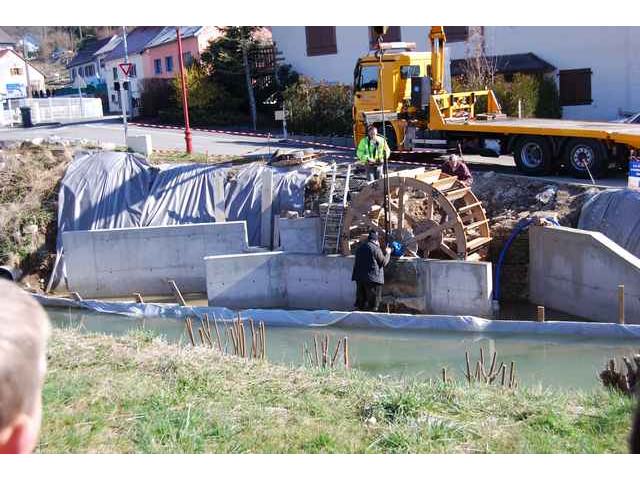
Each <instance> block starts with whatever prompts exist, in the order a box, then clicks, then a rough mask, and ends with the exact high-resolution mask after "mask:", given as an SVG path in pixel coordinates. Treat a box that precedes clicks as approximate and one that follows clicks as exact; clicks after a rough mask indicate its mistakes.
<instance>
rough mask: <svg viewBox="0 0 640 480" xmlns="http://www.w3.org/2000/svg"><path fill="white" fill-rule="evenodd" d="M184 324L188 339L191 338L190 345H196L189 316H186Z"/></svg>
mask: <svg viewBox="0 0 640 480" xmlns="http://www.w3.org/2000/svg"><path fill="white" fill-rule="evenodd" d="M185 324H186V326H187V333H188V334H189V340H191V345H192V346H194V347H195V346H196V340H195V338H194V336H193V325H192V323H191V318H189V317H187V318H186V320H185Z"/></svg>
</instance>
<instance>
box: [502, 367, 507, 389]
mask: <svg viewBox="0 0 640 480" xmlns="http://www.w3.org/2000/svg"><path fill="white" fill-rule="evenodd" d="M501 370H502V379H501V383H502V386H503V387H504V377H505V375H506V373H507V366H506V365H504V364H503V365H502V369H501Z"/></svg>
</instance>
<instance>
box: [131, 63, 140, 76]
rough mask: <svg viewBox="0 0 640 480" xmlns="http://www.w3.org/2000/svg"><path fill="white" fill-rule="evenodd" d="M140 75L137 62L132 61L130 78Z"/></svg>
mask: <svg viewBox="0 0 640 480" xmlns="http://www.w3.org/2000/svg"><path fill="white" fill-rule="evenodd" d="M137 76H138V71H137V70H136V64H135V63H132V64H131V68H130V69H129V78H136V77H137Z"/></svg>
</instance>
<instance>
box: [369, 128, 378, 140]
mask: <svg viewBox="0 0 640 480" xmlns="http://www.w3.org/2000/svg"><path fill="white" fill-rule="evenodd" d="M367 135H369V139H370V140H375V138H376V135H378V129H377V128H376V127H374V126H373V125H369V128H367Z"/></svg>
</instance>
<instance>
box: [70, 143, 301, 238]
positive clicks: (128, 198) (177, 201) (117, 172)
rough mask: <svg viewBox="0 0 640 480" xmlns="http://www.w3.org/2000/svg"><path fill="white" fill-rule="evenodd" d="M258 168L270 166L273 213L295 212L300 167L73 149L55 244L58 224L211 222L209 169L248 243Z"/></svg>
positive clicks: (254, 231) (256, 228)
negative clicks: (154, 160) (167, 161)
mask: <svg viewBox="0 0 640 480" xmlns="http://www.w3.org/2000/svg"><path fill="white" fill-rule="evenodd" d="M265 169H271V170H273V207H272V212H273V214H274V215H277V214H279V213H280V212H281V211H282V210H295V211H297V212H302V209H303V206H304V186H305V182H306V180H307V177H308V173H305V172H303V171H298V170H290V169H277V168H272V167H269V166H267V165H263V164H259V163H252V164H249V165H245V166H238V167H229V166H224V167H223V166H216V165H203V164H186V165H166V166H161V167H152V166H150V165H149V164H147V162H146V161H145V160H144V159H143V158H141V157H139V156H137V155H134V154H131V153H123V152H98V153H93V154H86V155H82V156H79V157H76V158H75V159H74V160H73V162H72V163H71V165H70V166H69V168H68V169H67V172H66V174H65V176H64V178H63V179H62V182H61V186H60V194H59V206H58V251H60V249H61V247H62V232H65V231H73V230H98V229H109V228H127V227H146V226H161V225H181V224H189V223H206V222H215V217H214V204H215V200H216V199H215V198H214V180H213V179H214V178H215V176H222V178H223V181H224V197H225V198H224V200H225V202H224V203H225V213H226V218H227V220H229V221H232V220H244V221H246V222H247V232H248V236H249V244H250V245H258V244H259V241H260V223H261V214H260V212H261V190H262V173H263V172H264V170H265Z"/></svg>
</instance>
